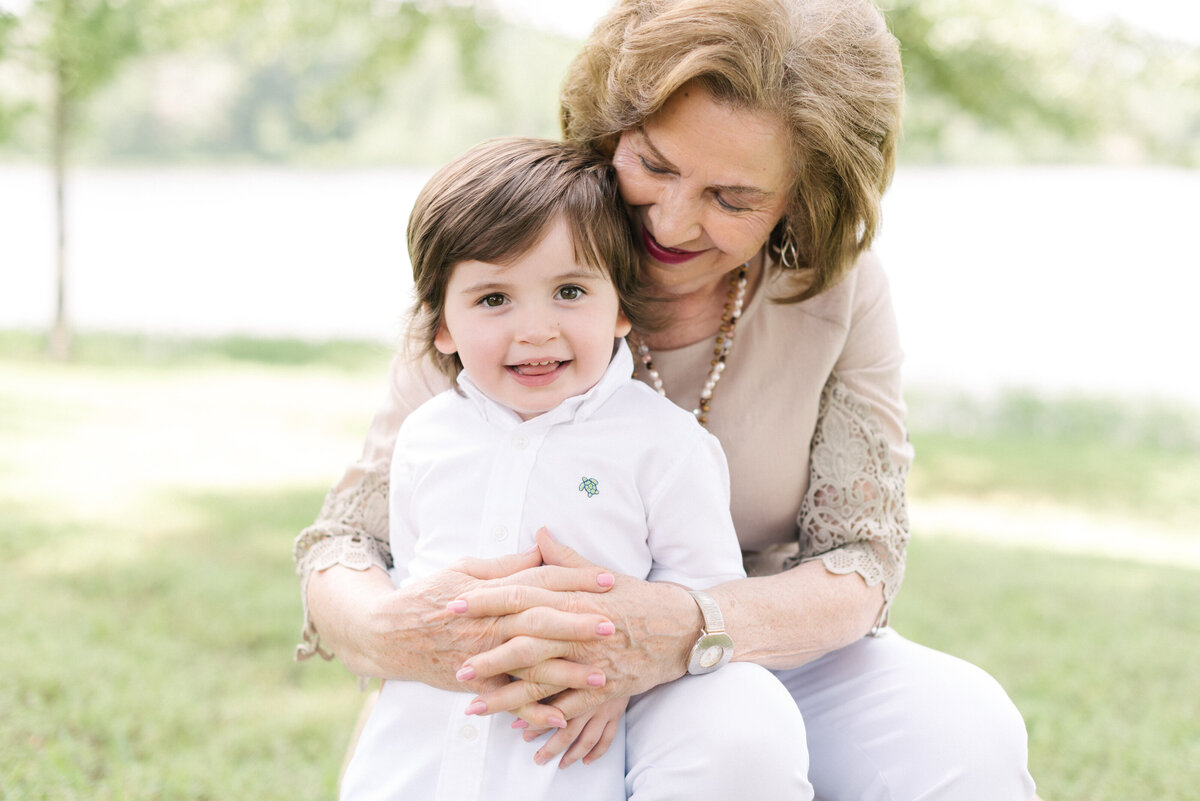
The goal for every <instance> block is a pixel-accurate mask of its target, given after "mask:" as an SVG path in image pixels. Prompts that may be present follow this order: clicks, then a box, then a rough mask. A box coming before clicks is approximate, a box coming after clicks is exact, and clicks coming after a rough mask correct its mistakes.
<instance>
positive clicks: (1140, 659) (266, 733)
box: [0, 334, 1200, 801]
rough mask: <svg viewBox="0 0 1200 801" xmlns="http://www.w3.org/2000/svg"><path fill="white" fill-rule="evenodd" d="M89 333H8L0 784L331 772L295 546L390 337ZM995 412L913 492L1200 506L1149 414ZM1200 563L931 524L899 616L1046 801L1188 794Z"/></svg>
mask: <svg viewBox="0 0 1200 801" xmlns="http://www.w3.org/2000/svg"><path fill="white" fill-rule="evenodd" d="M22 343H24V344H23V345H22ZM78 344H79V350H78V355H77V357H76V359H75V360H74V361H73V362H72V363H70V364H65V365H63V364H49V363H45V362H44V361H42V359H41V357H40V352H41V344H40V342H39V340H38V339H37V338H35V337H30V336H27V335H18V334H0V352H2V353H3V354H5V355H4V356H0V587H2V588H3V589H2V591H0V621H3V631H4V636H5V647H4V648H3V649H0V710H2V715H3V721H4V724H3V726H0V797H3V798H4V799H13V800H14V801H16V800H17V799H39V800H40V799H130V800H134V799H137V800H139V801H140V800H141V799H147V800H148V799H161V798H170V799H229V798H254V799H326V798H330V797H332V796H333V794H334V787H335V783H336V777H337V772H338V769H339V767H340V762H341V758H342V754H343V753H344V749H345V746H346V742H347V738H348V737H349V735H350V731H351V728H352V726H353V722H354V719H355V715H356V713H357V710H358V707H359V704H360V702H361V699H360V696H359V694H358V691H357V689H356V687H355V684H354V682H353V680H352V679H351V678H350V677H349V676H348V674H347V673H346V672H345V671H344V670H343V669H342V668H341V667H339V666H338V665H337V664H326V663H322V662H319V661H317V662H310V663H306V664H296V663H294V662H293V661H292V659H291V654H292V648H293V646H294V644H295V642H296V639H297V634H298V629H299V614H300V612H299V603H298V591H297V589H298V588H297V584H296V580H295V577H294V576H293V574H292V564H291V556H290V544H291V539H292V537H293V536H294V535H295V533H296V532H297V531H298V530H299V529H300V528H302V527H303V526H304V525H306V524H307V523H308V522H309V521H311V519H312V517H313V515H314V514H315V512H316V510H317V508H318V506H319V504H320V502H321V498H322V495H323V493H324V490H325V487H326V486H327V485H328V484H329V483H331V482H332V480H334V478H336V476H337V473H338V471H339V469H340V467H341V466H342V465H343V464H344V463H346V462H348V461H349V460H350V459H352V458H353V457H354V456H355V455H356V453H357V451H358V448H359V446H360V441H361V436H362V432H363V430H364V428H365V426H366V425H367V423H368V421H369V419H370V414H371V413H372V411H373V410H374V407H375V404H376V402H377V401H378V399H379V395H380V392H381V391H382V389H383V379H384V369H385V366H386V363H387V359H388V354H387V353H386V352H385V350H384V349H382V348H379V347H377V346H373V345H363V346H359V345H354V344H353V343H344V344H339V345H336V346H321V345H307V344H304V343H292V342H274V343H271V342H267V343H257V342H249V341H244V340H227V341H219V342H200V343H196V342H183V341H180V342H170V343H163V342H157V341H154V340H147V339H142V338H136V337H85V338H83V339H81V340H80V342H79V343H78ZM1056 408H1057V407H1054V408H1051V409H1050V411H1051V412H1053V411H1055V409H1056ZM919 411H920V410H919V409H916V408H914V412H915V413H916V414H915V416H917V417H919ZM1047 413H1048V414H1049V413H1050V412H1047ZM1137 414H1141V412H1140V411H1139V412H1137ZM1070 417H1071V416H1070V415H1067V416H1066V418H1064V419H1067V418H1070ZM960 422H961V421H960ZM985 422H987V425H983V424H980V423H979V422H978V420H976V422H975V423H973V424H972V426H971V427H970V429H969V430H964V428H962V427H961V426H959V424H958V423H956V424H955V426H949V428H950V429H951V434H953V436H951V435H950V434H948V433H946V432H945V431H938V430H936V429H935V428H932V427H928V426H926V427H920V428H918V430H916V431H915V432H914V441H915V442H916V445H917V448H918V451H919V454H920V460H919V462H918V465H919V467H918V471H917V472H915V473H914V485H915V489H916V490H919V492H920V494H921V496H922V497H932V498H937V497H940V494H941V493H947V492H948V493H951V494H952V495H953V496H954V497H959V498H968V499H977V500H980V501H981V502H994V501H995V500H996V499H997V498H1003V499H1007V501H1006V502H1014V503H1017V504H1020V503H1023V502H1028V503H1035V502H1040V501H1042V500H1045V498H1046V497H1047V496H1048V497H1049V498H1050V499H1051V500H1053V502H1055V503H1057V504H1061V505H1065V506H1068V507H1072V508H1074V507H1087V508H1090V509H1100V510H1106V511H1112V510H1116V511H1115V512H1114V513H1119V514H1133V513H1135V512H1136V511H1137V510H1138V509H1139V508H1141V507H1140V506H1139V504H1141V503H1142V501H1141V498H1142V496H1143V494H1144V492H1145V491H1148V490H1150V489H1153V488H1154V487H1155V486H1156V485H1161V484H1162V479H1163V478H1164V476H1165V477H1169V476H1171V475H1178V476H1181V477H1183V478H1180V483H1179V484H1178V485H1175V484H1170V483H1169V482H1167V484H1166V486H1165V487H1163V486H1160V487H1159V489H1157V490H1156V491H1157V492H1159V495H1158V496H1156V502H1155V505H1156V507H1157V508H1158V510H1159V511H1162V510H1166V511H1165V514H1167V515H1168V516H1169V517H1170V519H1171V520H1172V521H1174V522H1173V523H1172V525H1173V526H1176V527H1177V528H1178V529H1179V531H1181V532H1182V531H1185V530H1189V529H1190V531H1191V532H1192V533H1193V536H1194V535H1195V532H1197V531H1200V525H1197V522H1198V521H1200V514H1197V511H1196V506H1195V498H1194V497H1193V495H1195V493H1194V491H1192V492H1189V491H1188V488H1187V486H1184V483H1183V482H1184V479H1185V478H1186V477H1190V476H1194V475H1195V472H1194V471H1195V469H1196V461H1195V459H1196V457H1195V454H1194V452H1191V451H1188V450H1187V449H1186V448H1177V447H1175V446H1174V445H1173V444H1172V443H1171V442H1160V441H1156V440H1154V439H1153V438H1152V437H1148V436H1146V435H1145V430H1146V429H1143V433H1142V434H1139V435H1138V436H1127V437H1125V438H1124V439H1120V438H1118V439H1115V440H1112V439H1108V440H1105V439H1102V438H1098V437H1095V436H1091V435H1082V434H1078V432H1074V433H1072V432H1064V431H1063V430H1062V429H1061V428H1060V429H1058V430H1057V431H1056V432H1055V431H1050V432H1048V431H1047V429H1046V428H1045V427H1044V426H1043V427H1042V428H1041V429H1040V430H1039V431H1038V433H1037V435H1036V436H1033V435H1029V436H1025V435H1022V434H1021V432H1020V431H1019V430H1012V429H1005V428H1003V427H1002V426H999V425H998V424H997V423H996V420H995V419H994V418H992V419H989V421H985ZM956 426H957V427H956ZM1126 428H1127V429H1130V426H1128V425H1126ZM1133 428H1136V426H1135V427H1133ZM1130 430H1133V429H1130ZM1138 453H1140V454H1141V456H1139V457H1137V458H1134V456H1133V454H1138ZM1114 457H1115V458H1114ZM1172 460H1174V461H1172ZM1081 465H1083V466H1084V468H1085V469H1086V474H1085V476H1084V477H1083V478H1081V477H1079V476H1076V475H1074V474H1073V473H1074V472H1075V471H1076V470H1077V469H1078V468H1080V466H1081ZM922 471H924V472H922ZM1190 471H1191V472H1190ZM1144 474H1149V475H1148V476H1145V482H1144V483H1143V484H1140V485H1138V486H1139V487H1140V488H1141V489H1139V490H1137V491H1134V490H1128V489H1127V488H1126V485H1127V484H1128V483H1129V482H1130V481H1134V480H1142V477H1143V476H1144ZM1188 480H1190V479H1188ZM1191 486H1192V487H1193V488H1194V487H1195V486H1196V483H1195V482H1194V481H1193V482H1192V484H1191ZM1048 488H1049V489H1048ZM1122 493H1125V494H1124V495H1122ZM1179 536H1181V537H1182V536H1184V535H1183V534H1180V535H1179ZM1196 579H1197V575H1196V572H1195V571H1189V570H1178V569H1170V568H1165V567H1154V566H1147V565H1134V564H1127V563H1124V562H1118V561H1115V560H1105V559H1096V558H1079V557H1068V556H1063V555H1059V554H1055V553H1051V552H1047V551H1042V550H1029V549H1025V550H1018V549H1009V548H1003V547H999V546H997V545H995V544H991V543H988V544H983V543H976V542H968V541H964V540H960V539H955V538H950V537H938V538H931V537H924V536H922V535H921V532H917V536H916V537H915V539H914V542H913V545H912V549H911V557H910V564H909V571H908V577H907V579H906V583H905V589H904V592H903V593H902V594H901V596H900V598H899V600H898V602H897V606H896V609H895V614H894V617H893V620H894V622H895V623H896V625H897V626H898V627H900V628H901V629H902V630H903V631H904V632H905V633H906V634H907V635H908V636H910V637H913V638H914V639H917V640H918V641H921V642H924V643H926V644H929V645H931V646H933V647H937V648H940V649H943V650H946V651H949V652H951V653H954V654H957V655H960V656H962V657H964V658H966V659H969V660H971V661H973V662H975V663H977V664H979V665H981V666H982V667H984V668H986V669H987V670H988V671H990V672H991V673H992V674H993V675H995V676H996V677H997V678H998V679H999V680H1000V681H1001V682H1002V683H1003V685H1004V686H1005V687H1006V688H1007V689H1008V690H1009V692H1010V693H1011V695H1012V696H1013V698H1014V700H1015V701H1016V703H1017V705H1018V706H1019V707H1020V709H1021V710H1022V712H1023V713H1024V715H1025V717H1026V720H1027V723H1028V725H1029V732H1030V746H1031V749H1030V751H1031V765H1032V770H1033V771H1034V775H1035V777H1036V778H1037V779H1038V782H1039V788H1040V792H1041V794H1042V796H1043V797H1044V798H1046V799H1047V801H1085V799H1086V801H1117V800H1118V799H1120V801H1127V799H1130V798H1154V799H1156V800H1158V801H1183V800H1184V799H1191V798H1194V797H1195V788H1196V787H1197V786H1200V723H1197V721H1200V691H1197V690H1196V689H1195V686H1196V685H1195V679H1194V675H1195V666H1196V665H1197V664H1200V636H1198V635H1200V581H1197V580H1196Z"/></svg>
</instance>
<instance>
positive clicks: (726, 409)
mask: <svg viewBox="0 0 1200 801" xmlns="http://www.w3.org/2000/svg"><path fill="white" fill-rule="evenodd" d="M785 282H786V278H785V277H784V276H782V275H780V274H778V273H772V274H769V275H768V278H767V280H766V281H764V282H763V283H762V284H761V285H760V286H759V288H758V290H757V291H756V292H755V294H754V297H753V298H751V300H750V301H749V302H748V303H747V305H746V308H745V310H744V312H743V315H742V318H741V321H740V322H739V323H738V329H737V337H736V340H735V342H734V345H733V350H732V352H731V353H730V355H729V357H728V362H727V367H726V369H725V372H724V374H723V375H722V378H721V383H720V385H719V386H718V388H717V390H716V391H715V392H714V395H713V401H712V411H711V413H710V414H709V428H710V429H711V430H712V432H713V433H714V434H716V436H717V437H718V439H720V441H721V444H722V446H723V447H724V449H725V453H726V456H727V457H728V460H729V471H730V477H731V490H732V511H733V519H734V523H735V524H736V527H737V531H738V538H739V539H740V541H741V544H742V550H743V554H744V557H745V562H746V570H747V572H748V573H749V574H750V575H765V574H771V573H776V572H779V571H781V570H786V569H788V568H789V567H793V566H795V565H797V564H799V563H801V562H806V561H810V560H814V559H820V560H821V561H822V563H823V564H824V565H825V568H826V569H827V570H829V571H831V572H834V573H858V574H860V575H861V576H862V577H863V578H864V579H865V580H866V582H867V583H868V584H870V585H875V584H879V583H882V584H883V592H884V604H883V608H882V609H881V610H880V613H879V618H878V620H877V628H878V627H879V626H882V625H884V624H885V623H886V621H887V611H888V608H889V606H890V604H891V601H892V599H893V598H894V597H895V595H896V591H897V590H898V589H899V587H900V582H901V580H902V579H903V576H904V554H905V547H906V545H907V542H908V514H907V507H906V503H905V477H906V476H907V473H908V468H909V465H910V464H911V463H912V449H911V447H910V445H909V443H908V439H907V436H906V434H905V429H904V413H905V407H904V402H903V398H902V394H901V384H900V365H901V361H902V360H903V354H902V352H901V350H900V346H899V340H898V336H897V328H896V319H895V314H894V312H893V309H892V303H891V298H890V295H889V292H888V284H887V279H886V276H885V275H884V273H883V270H882V268H881V267H880V265H879V263H878V261H877V260H876V259H875V258H874V256H872V255H871V254H866V255H864V256H863V257H862V258H861V259H860V260H859V263H858V265H857V266H856V267H855V269H854V270H852V271H851V272H850V274H849V275H848V276H847V277H846V278H845V279H844V280H843V281H842V282H841V283H840V284H838V285H837V286H836V287H834V288H833V289H830V290H828V291H826V292H824V293H822V294H821V295H819V296H817V297H815V298H811V299H809V300H807V301H804V302H803V303H790V304H781V303H775V302H772V300H771V297H772V296H782V295H783V294H785V293H786V292H787V291H788V290H789V288H788V287H786V286H785ZM712 348H713V341H712V340H708V341H704V342H698V343H695V344H693V345H689V346H687V347H684V348H679V349H677V350H670V351H655V353H654V364H655V367H656V368H658V371H659V374H660V375H661V377H662V380H663V384H664V386H665V387H666V390H667V394H668V396H669V397H670V398H671V400H673V401H674V402H675V403H677V404H679V405H680V406H683V407H685V408H693V407H694V406H695V405H696V402H697V399H698V396H699V392H700V388H701V386H702V385H703V383H704V380H705V378H706V376H707V373H708V370H709V360H710V359H711V357H712V356H711V354H712ZM639 377H641V378H645V376H644V375H642V371H639ZM449 386H450V382H449V381H448V380H447V379H446V378H444V377H443V376H440V375H439V374H437V373H436V372H435V371H434V370H433V369H432V367H430V366H429V365H427V364H421V363H413V362H411V361H408V360H406V359H403V358H400V357H397V358H396V359H395V360H394V361H393V363H392V367H391V371H390V383H389V392H388V396H387V400H386V402H385V404H384V407H383V409H382V410H381V411H380V412H379V413H378V415H377V416H376V418H375V420H374V422H373V423H372V424H371V428H370V430H369V431H368V433H367V441H366V445H365V447H364V449H363V455H362V458H360V459H359V461H357V462H355V463H354V464H353V465H351V466H350V468H349V469H348V470H347V471H346V474H345V476H343V478H342V480H341V481H340V482H339V483H338V484H337V485H336V486H334V487H333V488H332V489H331V490H330V491H329V494H328V495H327V496H326V498H325V504H324V506H323V507H322V509H321V513H320V515H319V516H318V518H317V520H316V522H314V523H313V525H311V526H309V527H308V528H306V529H304V531H302V532H300V535H299V536H298V537H297V538H296V541H295V545H294V557H295V561H296V572H297V574H298V575H300V577H301V596H302V598H303V597H304V595H305V594H306V593H305V589H306V585H307V581H308V577H309V576H310V575H311V574H312V572H313V571H314V570H323V569H325V568H327V567H330V566H332V565H335V564H343V565H346V566H347V567H351V568H354V569H359V570H361V569H365V568H367V567H368V566H370V565H379V566H380V567H383V568H387V567H389V566H390V565H391V553H390V551H389V548H388V525H387V492H388V487H387V484H388V461H389V459H390V457H391V452H392V447H393V443H394V441H395V438H396V432H397V430H398V428H399V426H400V423H401V421H402V420H403V419H404V418H405V417H406V416H407V415H408V413H409V412H410V411H412V410H413V409H414V408H416V407H417V406H418V405H420V404H421V403H422V402H424V401H425V400H426V399H428V398H429V397H430V396H432V395H433V394H435V393H436V392H439V391H441V390H443V389H445V388H447V387H449ZM304 621H305V622H304V631H303V638H304V642H303V643H302V644H301V645H300V646H299V648H298V649H297V656H298V658H306V657H308V656H311V655H312V654H313V653H321V654H322V655H323V656H326V658H328V655H327V654H325V653H324V652H323V651H321V649H320V644H319V640H318V637H317V634H316V632H315V631H314V630H313V628H312V625H311V622H310V621H309V619H308V613H307V608H306V609H305V615H304Z"/></svg>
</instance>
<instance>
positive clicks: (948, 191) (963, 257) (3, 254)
mask: <svg viewBox="0 0 1200 801" xmlns="http://www.w3.org/2000/svg"><path fill="white" fill-rule="evenodd" d="M428 174H429V171H427V170H396V169H393V170H365V171H349V172H338V171H305V170H297V169H265V168H247V169H220V170H215V169H212V170H209V169H147V170H98V169H81V170H78V171H77V172H76V173H75V174H74V175H73V176H72V183H71V186H70V190H69V195H68V203H69V213H70V220H71V223H70V224H71V230H70V236H71V239H70V248H71V261H70V270H71V275H70V296H69V304H70V310H71V314H72V317H73V319H74V321H75V323H76V324H77V325H78V326H79V327H80V328H84V329H102V330H120V331H136V332H150V333H163V334H182V335H218V334H226V333H245V334H261V335H272V336H299V337H303V338H309V339H322V338H328V337H365V338H371V339H379V340H382V341H388V342H390V341H394V338H395V336H396V333H397V328H398V326H397V322H398V319H399V316H400V313H401V311H402V310H403V308H404V307H405V306H406V305H407V303H408V287H409V278H408V276H409V272H408V271H409V267H408V261H407V256H406V253H405V248H404V227H405V222H406V220H407V215H408V210H409V209H410V208H411V206H412V202H413V199H414V198H415V195H416V193H417V191H418V190H419V189H420V186H421V185H422V183H423V182H424V180H425V178H426V177H427V176H428ZM1197 198H1200V171H1187V170H1173V169H1146V168H1138V169H1119V168H1096V167H1081V168H1057V167H1048V168H999V169H964V168H936V169H935V168H901V170H900V171H899V173H898V174H897V177H896V181H895V184H894V185H893V188H892V190H891V192H890V193H889V195H888V197H887V200H886V202H885V208H884V228H883V232H882V235H881V237H880V239H879V242H878V246H877V250H878V251H879V253H880V255H881V256H882V258H883V259H884V263H885V265H886V267H887V270H888V273H889V275H890V276H891V278H892V284H893V290H894V293H895V300H896V304H897V309H898V313H899V316H900V324H901V332H902V336H903V340H904V345H905V350H906V351H907V353H908V370H907V373H908V380H909V382H910V383H914V384H923V385H928V384H940V385H948V386H952V387H961V388H965V389H969V390H975V391H981V392H984V391H989V390H992V389H996V388H999V387H1010V386H1022V387H1030V388H1035V389H1041V390H1049V391H1068V390H1070V391H1088V392H1104V393H1119V394H1133V395H1159V396H1166V397H1175V398H1181V399H1186V400H1189V401H1192V402H1195V403H1200V370H1198V369H1197V367H1196V363H1197V361H1198V359H1197V357H1196V351H1197V343H1198V342H1200V310H1198V309H1197V305H1196V304H1197V301H1196V298H1197V297H1198V296H1200V254H1198V251H1197V241H1196V239H1197V237H1196V233H1195V230H1196V225H1197V221H1198V219H1200V217H1198V215H1197V208H1198V207H1200V204H1198V202H1197ZM51 213H52V187H51V183H50V177H49V174H48V172H47V171H46V170H43V169H37V168H31V167H11V166H9V167H0V328H18V327H19V328H40V327H44V326H46V325H47V324H48V321H49V320H50V318H51V315H52V309H53V248H52V245H53V233H52V227H51V222H52V217H51Z"/></svg>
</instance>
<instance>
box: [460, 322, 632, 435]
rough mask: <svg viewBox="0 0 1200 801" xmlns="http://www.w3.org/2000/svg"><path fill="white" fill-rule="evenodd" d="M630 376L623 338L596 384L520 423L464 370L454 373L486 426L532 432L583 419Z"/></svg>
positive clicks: (615, 340)
mask: <svg viewBox="0 0 1200 801" xmlns="http://www.w3.org/2000/svg"><path fill="white" fill-rule="evenodd" d="M632 376H633V353H632V352H630V350H629V345H627V344H626V343H625V340H624V339H620V338H617V339H614V340H613V356H612V359H610V360H609V362H608V368H607V369H606V370H605V371H604V375H603V376H601V377H600V380H599V381H597V382H596V385H595V386H593V387H592V388H591V389H589V390H588V391H587V392H584V393H583V394H582V395H574V396H572V397H570V398H567V399H566V400H564V401H563V402H562V403H560V404H558V405H557V406H555V407H554V408H553V409H551V410H549V411H548V412H545V413H543V414H540V415H538V416H537V417H535V418H533V419H532V420H527V421H523V420H521V417H520V415H518V414H517V413H516V412H514V411H513V410H512V409H510V408H508V407H507V406H504V405H502V404H500V403H497V402H496V401H494V400H492V399H491V398H490V397H488V396H487V394H485V393H484V391H483V390H482V389H480V388H479V386H478V385H477V384H476V383H475V382H474V381H472V380H471V377H470V376H469V375H467V372H466V371H465V370H463V371H460V372H459V374H458V386H459V389H460V390H461V391H462V393H463V394H464V395H466V397H467V398H468V399H469V400H470V401H471V402H472V403H473V404H474V405H475V408H476V410H477V411H478V412H479V414H480V415H481V416H482V417H483V418H484V419H485V420H487V421H488V422H489V423H492V424H494V425H498V426H501V427H502V428H505V429H511V428H516V427H517V426H525V427H527V428H529V429H532V430H541V429H546V428H550V427H551V426H555V425H558V424H559V423H566V422H574V421H581V420H586V419H587V418H588V417H590V416H591V415H592V414H593V413H594V412H595V411H596V410H597V409H599V408H600V407H601V406H603V405H604V402H605V401H607V400H608V399H609V398H610V397H612V395H613V393H614V392H616V391H617V390H618V389H619V388H620V387H621V386H623V385H624V384H625V383H626V382H627V381H630V380H631V379H632Z"/></svg>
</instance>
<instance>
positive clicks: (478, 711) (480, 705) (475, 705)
mask: <svg viewBox="0 0 1200 801" xmlns="http://www.w3.org/2000/svg"><path fill="white" fill-rule="evenodd" d="M484 712H487V704H485V703H484V702H483V701H472V702H471V705H470V706H469V707H467V708H466V709H465V710H463V714H464V715H482V714H483V713H484Z"/></svg>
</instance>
